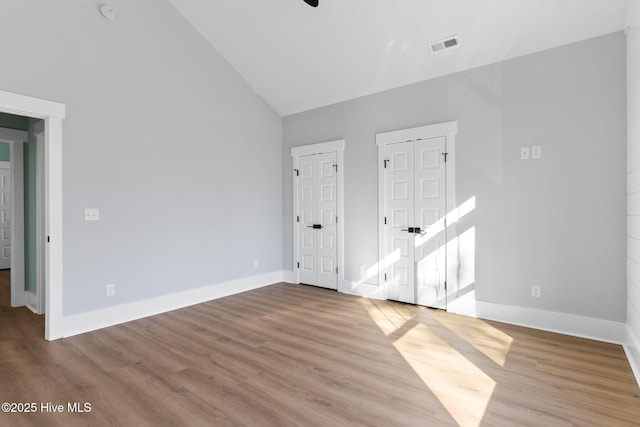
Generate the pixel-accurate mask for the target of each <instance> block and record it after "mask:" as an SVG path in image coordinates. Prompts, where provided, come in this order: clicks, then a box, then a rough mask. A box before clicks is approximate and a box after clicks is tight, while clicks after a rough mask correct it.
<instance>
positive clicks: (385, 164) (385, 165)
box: [384, 160, 389, 169]
mask: <svg viewBox="0 0 640 427" xmlns="http://www.w3.org/2000/svg"><path fill="white" fill-rule="evenodd" d="M388 162H389V160H385V161H384V168H385V169H386V168H387V163H388Z"/></svg>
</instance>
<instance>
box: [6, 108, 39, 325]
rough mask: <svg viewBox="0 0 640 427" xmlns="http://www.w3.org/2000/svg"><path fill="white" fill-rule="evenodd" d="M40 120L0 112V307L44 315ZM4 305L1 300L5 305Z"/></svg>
mask: <svg viewBox="0 0 640 427" xmlns="http://www.w3.org/2000/svg"><path fill="white" fill-rule="evenodd" d="M43 144H44V124H43V122H42V120H38V119H33V118H29V117H24V116H17V115H13V114H7V113H0V271H1V272H2V275H1V276H0V286H2V287H3V288H5V292H4V293H3V295H5V293H6V288H7V287H8V288H9V295H8V297H9V298H3V300H2V304H3V305H4V304H6V305H8V306H11V307H22V306H27V307H28V308H29V309H30V310H31V311H33V312H34V313H36V314H44V312H45V303H44V301H45V287H44V286H43V280H42V278H43V277H44V275H43V270H44V268H43V262H42V261H43V257H42V254H43V249H44V244H45V242H44V239H43V236H42V234H39V233H38V232H39V231H40V228H41V227H40V225H41V224H42V223H43V209H42V208H43V204H44V200H43V198H42V196H41V195H42V186H43V182H42V180H41V179H42V177H43V176H44V174H43V173H42V172H43V171H42V165H43V163H42V159H40V158H39V157H41V156H42V154H41V153H42V149H41V147H40V146H42V145H43ZM5 300H6V301H5Z"/></svg>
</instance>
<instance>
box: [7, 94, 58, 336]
mask: <svg viewBox="0 0 640 427" xmlns="http://www.w3.org/2000/svg"><path fill="white" fill-rule="evenodd" d="M0 112H4V113H10V114H16V115H20V116H26V117H34V118H37V119H43V120H44V133H45V144H44V156H43V157H44V176H45V178H44V183H45V186H44V201H45V203H44V224H45V234H46V236H47V239H48V242H47V244H46V245H45V247H46V249H45V272H44V274H45V279H44V281H45V288H46V290H45V293H46V296H45V298H46V309H45V311H46V314H45V332H44V335H45V339H46V340H54V339H58V338H62V337H63V335H64V325H63V304H62V303H63V295H62V265H63V263H62V120H63V119H64V118H65V116H66V106H65V105H64V104H61V103H58V102H54V101H49V100H46V99H41V98H34V97H31V96H25V95H20V94H16V93H11V92H5V91H0Z"/></svg>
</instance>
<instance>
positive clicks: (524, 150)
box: [520, 147, 531, 160]
mask: <svg viewBox="0 0 640 427" xmlns="http://www.w3.org/2000/svg"><path fill="white" fill-rule="evenodd" d="M530 157H531V148H530V147H520V160H527V159H528V158H530Z"/></svg>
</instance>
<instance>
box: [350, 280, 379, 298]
mask: <svg viewBox="0 0 640 427" xmlns="http://www.w3.org/2000/svg"><path fill="white" fill-rule="evenodd" d="M384 291H385V289H384V288H383V287H381V286H378V285H376V284H373V283H366V282H352V281H350V280H343V281H342V287H341V292H344V293H345V294H349V295H355V296H358V297H365V298H371V299H380V300H383V299H386V295H385V292H384Z"/></svg>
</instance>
